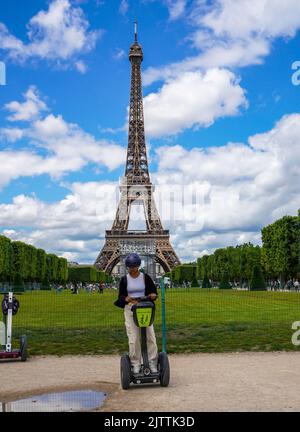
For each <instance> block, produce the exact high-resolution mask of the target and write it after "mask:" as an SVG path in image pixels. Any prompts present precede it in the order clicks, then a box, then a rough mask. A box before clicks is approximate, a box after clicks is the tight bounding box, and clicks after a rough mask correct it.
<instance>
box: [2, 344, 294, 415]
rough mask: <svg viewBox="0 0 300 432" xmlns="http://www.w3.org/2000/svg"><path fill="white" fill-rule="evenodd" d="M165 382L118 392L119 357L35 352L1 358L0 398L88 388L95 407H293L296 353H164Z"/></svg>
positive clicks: (214, 408) (172, 409)
mask: <svg viewBox="0 0 300 432" xmlns="http://www.w3.org/2000/svg"><path fill="white" fill-rule="evenodd" d="M169 359H170V367H171V381H170V386H169V387H167V388H162V387H160V386H159V385H158V386H157V385H151V386H149V385H148V386H146V385H144V386H134V387H132V388H130V389H129V390H126V391H125V390H122V389H121V386H120V376H119V363H120V358H119V356H64V357H57V356H40V357H32V358H30V359H29V361H28V362H26V363H22V362H19V361H18V362H4V363H3V362H1V363H0V375H1V387H0V401H1V402H8V401H10V400H15V399H21V398H24V397H28V396H31V395H38V394H43V393H48V392H58V391H68V390H83V389H91V390H98V391H103V392H105V393H107V394H108V397H107V399H106V401H105V402H104V404H103V406H102V407H101V408H99V411H106V412H111V411H115V412H120V411H141V410H142V411H150V412H155V411H164V412H170V411H179V412H180V411H190V412H192V411H299V410H300V393H299V387H300V370H299V361H300V353H298V352H273V353H260V352H259V353H232V354H188V355H184V354H178V355H170V356H169Z"/></svg>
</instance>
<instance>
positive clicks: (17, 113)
mask: <svg viewBox="0 0 300 432" xmlns="http://www.w3.org/2000/svg"><path fill="white" fill-rule="evenodd" d="M24 98H25V102H23V103H21V102H17V101H13V102H10V103H8V104H6V105H5V107H4V108H5V109H6V110H7V111H9V112H11V113H12V115H10V116H9V117H7V119H8V120H10V121H31V120H34V119H35V118H37V117H38V116H39V114H40V113H41V112H42V111H47V110H48V108H47V105H46V104H45V102H44V101H42V100H41V98H40V95H39V92H38V90H37V88H36V87H35V86H30V87H29V89H28V90H27V92H26V93H24Z"/></svg>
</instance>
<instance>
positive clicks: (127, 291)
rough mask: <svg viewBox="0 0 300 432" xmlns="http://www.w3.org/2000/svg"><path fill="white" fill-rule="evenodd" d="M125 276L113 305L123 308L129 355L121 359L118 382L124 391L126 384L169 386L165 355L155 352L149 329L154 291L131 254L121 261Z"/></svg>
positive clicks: (134, 255) (151, 325) (149, 279)
mask: <svg viewBox="0 0 300 432" xmlns="http://www.w3.org/2000/svg"><path fill="white" fill-rule="evenodd" d="M125 265H126V267H127V269H128V274H127V275H126V276H123V277H122V278H121V280H120V285H119V296H118V299H117V300H116V301H115V303H114V304H115V305H116V306H118V307H120V308H123V309H124V317H125V327H126V332H127V336H128V342H129V354H124V355H123V356H122V357H121V383H122V388H123V389H128V388H129V385H130V382H133V383H135V384H141V383H145V382H159V381H160V383H161V385H162V386H167V385H168V384H169V363H168V359H167V355H166V353H159V355H158V350H157V344H156V337H155V332H154V327H153V320H154V314H155V304H154V302H155V300H156V299H157V289H156V286H155V284H154V282H153V280H152V278H151V277H150V276H149V275H148V274H147V273H142V272H140V271H139V267H140V265H141V259H140V257H139V256H138V254H136V253H131V254H129V255H128V256H127V258H126V260H125Z"/></svg>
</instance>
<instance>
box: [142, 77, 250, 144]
mask: <svg viewBox="0 0 300 432" xmlns="http://www.w3.org/2000/svg"><path fill="white" fill-rule="evenodd" d="M246 105H247V102H246V98H245V94H244V90H243V89H242V88H241V87H240V85H239V82H238V80H237V78H236V77H235V76H234V74H233V73H232V72H229V71H228V70H225V69H223V70H222V69H210V70H208V71H207V72H206V73H205V74H202V73H201V72H186V73H185V74H183V75H181V76H180V77H178V78H177V79H173V80H169V81H168V82H167V83H165V84H164V86H163V87H162V88H161V89H160V90H159V92H157V93H151V94H149V95H148V96H146V97H145V99H144V106H145V122H146V124H147V133H148V134H149V135H150V136H161V135H173V134H176V133H178V132H180V131H182V130H183V129H185V128H191V127H193V126H198V127H199V126H204V127H207V126H210V125H211V124H213V123H214V121H215V120H216V119H217V118H220V117H225V116H232V115H236V114H238V112H239V110H240V109H241V108H242V107H245V106H246Z"/></svg>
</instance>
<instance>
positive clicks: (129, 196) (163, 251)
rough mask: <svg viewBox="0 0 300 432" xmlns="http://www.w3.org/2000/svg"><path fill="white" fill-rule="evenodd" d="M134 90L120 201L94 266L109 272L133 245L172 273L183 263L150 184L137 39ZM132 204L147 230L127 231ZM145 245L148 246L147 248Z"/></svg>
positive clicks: (131, 57) (132, 60)
mask: <svg viewBox="0 0 300 432" xmlns="http://www.w3.org/2000/svg"><path fill="white" fill-rule="evenodd" d="M129 60H130V63H131V89H130V109H129V131H128V148H127V159H126V168H125V175H124V178H123V179H122V182H121V185H120V201H119V205H118V209H117V213H116V217H115V220H114V222H113V226H112V229H111V230H107V231H106V233H105V243H104V246H103V248H102V250H101V252H100V253H99V255H98V257H97V259H96V261H95V266H96V268H97V269H99V270H104V271H106V272H108V273H111V272H112V269H113V268H114V267H115V265H116V264H117V263H118V262H119V261H120V259H121V256H122V255H123V251H124V244H125V245H126V243H127V244H128V245H129V244H130V245H132V244H134V245H135V246H136V247H135V249H136V251H137V252H138V253H139V252H140V249H142V250H143V248H145V247H147V245H149V244H151V245H152V249H153V244H154V245H155V248H154V251H152V255H153V258H154V260H155V261H156V262H158V263H159V264H161V266H162V267H163V269H164V271H166V272H167V271H170V270H171V269H172V268H174V267H175V266H176V265H178V264H180V260H179V258H178V257H177V255H176V253H175V252H174V250H173V248H172V246H171V243H170V236H169V231H168V230H164V229H163V226H162V223H161V220H160V217H159V215H158V212H157V209H156V205H155V202H154V197H153V192H154V186H153V185H152V183H151V181H150V175H149V169H148V160H147V149H146V141H145V126H144V110H143V92H142V75H141V63H142V61H143V51H142V47H141V45H140V44H139V43H138V40H137V29H136V27H135V40H134V43H133V44H132V45H131V47H130V53H129ZM133 203H139V204H142V205H143V207H144V212H145V221H146V231H142V232H139V231H128V224H129V216H130V209H131V206H132V204H133ZM145 245H146V246H145Z"/></svg>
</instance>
